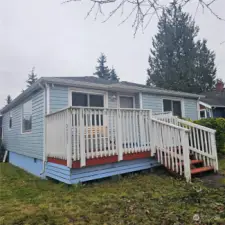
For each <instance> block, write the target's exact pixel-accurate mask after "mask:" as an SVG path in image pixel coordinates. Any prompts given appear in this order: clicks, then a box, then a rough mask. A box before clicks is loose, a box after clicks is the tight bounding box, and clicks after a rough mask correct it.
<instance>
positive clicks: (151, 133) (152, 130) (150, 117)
mask: <svg viewBox="0 0 225 225" xmlns="http://www.w3.org/2000/svg"><path fill="white" fill-rule="evenodd" d="M148 115H149V130H150V132H149V133H150V137H149V138H150V146H151V155H152V156H153V155H154V154H155V153H156V149H155V134H154V127H153V126H154V124H153V121H152V110H149V114H148Z"/></svg>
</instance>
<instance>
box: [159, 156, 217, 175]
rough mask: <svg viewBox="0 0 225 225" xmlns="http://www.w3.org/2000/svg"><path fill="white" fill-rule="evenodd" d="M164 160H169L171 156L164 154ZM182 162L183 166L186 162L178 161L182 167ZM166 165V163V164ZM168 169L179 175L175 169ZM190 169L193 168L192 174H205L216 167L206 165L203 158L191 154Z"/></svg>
mask: <svg viewBox="0 0 225 225" xmlns="http://www.w3.org/2000/svg"><path fill="white" fill-rule="evenodd" d="M163 158H164V160H163V161H164V162H165V160H167V163H168V160H169V158H170V159H171V156H168V155H166V156H165V155H164V156H163ZM180 163H181V165H182V167H183V166H184V162H183V161H182V162H177V165H178V167H180ZM164 166H165V165H164ZM166 169H167V170H168V171H169V172H170V173H171V174H173V175H175V176H177V175H178V176H179V172H178V173H176V172H175V171H172V170H171V169H169V168H167V167H166ZM190 169H191V176H192V177H193V176H198V175H201V176H202V175H204V174H205V173H206V172H210V171H214V167H212V166H204V161H203V160H199V159H195V157H194V156H193V155H190Z"/></svg>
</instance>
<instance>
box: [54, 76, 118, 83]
mask: <svg viewBox="0 0 225 225" xmlns="http://www.w3.org/2000/svg"><path fill="white" fill-rule="evenodd" d="M55 78H59V79H66V80H73V81H81V82H88V83H96V84H115V83H118V82H117V81H111V80H105V79H103V78H98V77H94V76H85V77H55Z"/></svg>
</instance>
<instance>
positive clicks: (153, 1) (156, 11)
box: [63, 0, 225, 35]
mask: <svg viewBox="0 0 225 225" xmlns="http://www.w3.org/2000/svg"><path fill="white" fill-rule="evenodd" d="M77 1H84V0H65V1H64V2H63V3H69V2H77ZM88 1H89V2H91V3H92V5H91V7H90V9H89V10H88V12H87V15H86V17H85V18H87V17H89V16H91V14H94V18H95V19H96V18H97V17H98V15H99V14H101V15H104V13H103V6H105V5H109V4H110V5H113V7H114V8H113V9H112V10H111V11H110V12H109V13H107V14H108V15H106V19H104V20H103V23H104V22H106V21H108V20H109V19H110V18H111V17H113V16H114V15H115V14H117V13H118V11H120V10H121V13H120V15H121V16H123V15H124V8H125V7H127V8H128V9H129V10H130V11H128V12H127V16H126V17H125V18H124V19H122V21H121V23H120V24H119V25H121V24H123V23H125V22H126V21H127V20H128V19H130V18H131V19H132V20H133V22H132V27H133V28H134V35H135V34H136V33H137V31H138V30H139V29H141V30H142V31H143V30H144V29H146V27H147V26H148V25H149V23H150V22H151V20H152V18H153V16H157V17H158V18H159V15H160V13H161V12H162V10H163V9H165V8H166V7H167V6H168V4H165V3H162V2H163V0H88ZM172 1H173V0H170V1H169V3H171V2H172ZM176 1H177V3H179V4H181V6H182V7H185V6H186V5H187V4H188V3H190V2H197V7H196V10H195V14H194V17H195V16H196V14H197V13H198V10H199V7H200V6H201V8H202V10H203V12H204V10H205V9H206V10H208V11H209V12H210V13H211V14H212V15H213V16H215V17H216V18H217V19H218V20H221V21H225V19H224V18H222V17H221V16H219V15H218V14H217V13H216V12H215V11H214V10H213V9H212V5H213V3H215V2H216V1H217V0H211V1H209V0H176ZM104 12H105V11H104Z"/></svg>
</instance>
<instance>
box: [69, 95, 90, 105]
mask: <svg viewBox="0 0 225 225" xmlns="http://www.w3.org/2000/svg"><path fill="white" fill-rule="evenodd" d="M72 106H88V95H87V94H83V93H75V92H73V93H72Z"/></svg>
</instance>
